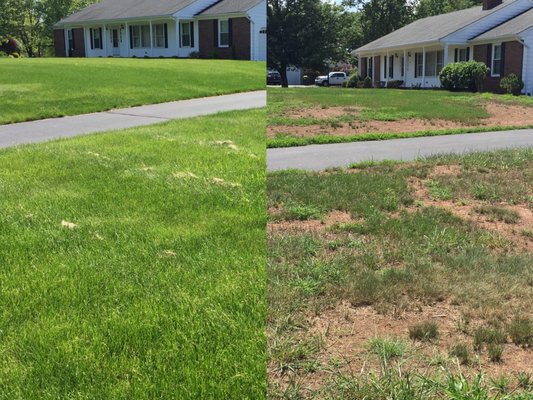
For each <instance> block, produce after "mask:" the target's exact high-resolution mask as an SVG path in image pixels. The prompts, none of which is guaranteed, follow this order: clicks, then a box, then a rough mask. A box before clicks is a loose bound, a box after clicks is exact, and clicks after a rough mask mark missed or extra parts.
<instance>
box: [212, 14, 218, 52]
mask: <svg viewBox="0 0 533 400" xmlns="http://www.w3.org/2000/svg"><path fill="white" fill-rule="evenodd" d="M213 33H214V37H215V47H218V19H214V20H213Z"/></svg>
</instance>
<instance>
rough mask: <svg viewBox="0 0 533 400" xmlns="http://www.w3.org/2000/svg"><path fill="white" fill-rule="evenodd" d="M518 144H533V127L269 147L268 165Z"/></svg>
mask: <svg viewBox="0 0 533 400" xmlns="http://www.w3.org/2000/svg"><path fill="white" fill-rule="evenodd" d="M517 147H533V129H523V130H515V131H501V132H487V133H468V134H463V135H449V136H431V137H420V138H409V139H393V140H383V141H374V142H354V143H339V144H323V145H313V146H303V147H289V148H280V149H269V150H268V154H267V168H268V170H269V171H277V170H282V169H303V170H310V171H320V170H323V169H326V168H330V167H345V166H347V165H349V164H352V163H358V162H363V161H383V160H398V161H412V160H415V159H417V158H420V157H428V156H433V155H439V154H452V153H453V154H464V153H470V152H480V151H490V150H499V149H506V148H517Z"/></svg>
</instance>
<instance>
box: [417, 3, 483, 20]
mask: <svg viewBox="0 0 533 400" xmlns="http://www.w3.org/2000/svg"><path fill="white" fill-rule="evenodd" d="M479 4H481V0H419V1H418V3H417V5H416V7H415V10H414V13H415V18H416V19H420V18H426V17H431V16H433V15H439V14H445V13H448V12H452V11H457V10H462V9H465V8H470V7H474V6H476V5H479Z"/></svg>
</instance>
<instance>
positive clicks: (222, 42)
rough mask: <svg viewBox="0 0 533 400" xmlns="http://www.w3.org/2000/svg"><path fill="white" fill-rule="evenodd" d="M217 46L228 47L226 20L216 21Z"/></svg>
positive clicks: (227, 24)
mask: <svg viewBox="0 0 533 400" xmlns="http://www.w3.org/2000/svg"><path fill="white" fill-rule="evenodd" d="M218 45H219V46H220V47H228V46H229V20H227V19H221V20H220V21H218Z"/></svg>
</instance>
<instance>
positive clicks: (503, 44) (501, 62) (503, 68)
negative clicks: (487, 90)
mask: <svg viewBox="0 0 533 400" xmlns="http://www.w3.org/2000/svg"><path fill="white" fill-rule="evenodd" d="M500 54H501V61H500V65H501V67H500V76H502V77H503V76H505V43H502V51H501V53H500Z"/></svg>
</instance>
